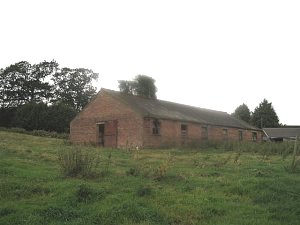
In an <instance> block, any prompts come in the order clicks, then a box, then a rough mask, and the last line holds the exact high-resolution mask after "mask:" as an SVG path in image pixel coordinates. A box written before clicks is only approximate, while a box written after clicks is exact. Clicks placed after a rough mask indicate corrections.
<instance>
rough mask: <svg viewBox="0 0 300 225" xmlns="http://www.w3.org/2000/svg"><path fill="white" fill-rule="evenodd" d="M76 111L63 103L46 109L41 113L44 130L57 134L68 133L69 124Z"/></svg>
mask: <svg viewBox="0 0 300 225" xmlns="http://www.w3.org/2000/svg"><path fill="white" fill-rule="evenodd" d="M76 114H77V111H76V110H75V109H74V108H73V107H71V106H69V105H66V104H64V103H59V104H54V105H50V106H48V107H47V111H46V112H44V113H43V120H44V121H43V124H44V127H43V129H44V130H47V131H56V132H59V133H62V132H64V133H67V132H69V130H70V129H69V127H70V122H71V120H72V119H73V118H74V117H75V116H76Z"/></svg>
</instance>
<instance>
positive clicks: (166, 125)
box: [143, 118, 262, 147]
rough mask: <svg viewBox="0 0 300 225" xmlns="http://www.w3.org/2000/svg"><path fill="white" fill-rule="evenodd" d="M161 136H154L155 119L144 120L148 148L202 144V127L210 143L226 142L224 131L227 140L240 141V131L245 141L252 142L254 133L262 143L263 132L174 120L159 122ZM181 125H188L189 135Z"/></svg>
mask: <svg viewBox="0 0 300 225" xmlns="http://www.w3.org/2000/svg"><path fill="white" fill-rule="evenodd" d="M159 121H160V134H158V135H155V134H152V128H153V118H145V119H144V135H143V140H144V141H143V144H144V146H148V147H160V146H180V145H185V144H191V143H201V142H202V141H203V140H206V139H204V137H203V136H202V127H207V133H208V139H207V140H209V141H224V140H225V139H226V136H224V131H223V130H224V129H226V130H227V140H231V141H238V140H239V130H241V131H242V132H243V140H244V141H252V132H256V133H257V142H261V141H262V139H261V131H252V130H243V129H238V128H229V127H220V126H211V125H203V124H198V123H190V122H180V121H172V120H159ZM181 124H186V125H187V127H188V129H187V134H186V135H182V134H181Z"/></svg>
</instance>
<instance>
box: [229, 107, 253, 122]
mask: <svg viewBox="0 0 300 225" xmlns="http://www.w3.org/2000/svg"><path fill="white" fill-rule="evenodd" d="M233 116H234V117H236V118H238V119H240V120H243V121H245V122H247V123H249V122H250V118H251V114H250V110H249V108H248V106H247V105H246V104H244V103H243V104H242V105H240V106H238V107H237V108H236V109H235V111H234V113H233Z"/></svg>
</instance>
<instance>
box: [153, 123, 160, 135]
mask: <svg viewBox="0 0 300 225" xmlns="http://www.w3.org/2000/svg"><path fill="white" fill-rule="evenodd" d="M152 134H156V135H158V134H160V122H159V121H158V120H153V123H152Z"/></svg>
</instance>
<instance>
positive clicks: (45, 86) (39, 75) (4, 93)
mask: <svg viewBox="0 0 300 225" xmlns="http://www.w3.org/2000/svg"><path fill="white" fill-rule="evenodd" d="M57 67H58V64H57V63H56V62H55V61H51V62H46V61H44V62H41V63H39V64H34V65H31V64H30V63H28V62H26V61H21V62H18V63H15V64H13V65H10V66H8V67H7V68H5V69H4V70H1V72H0V92H1V97H0V105H1V107H3V108H8V107H17V106H20V105H23V104H25V103H28V102H31V101H34V102H49V100H50V98H51V97H52V94H51V88H52V87H51V85H50V84H49V82H48V81H49V80H50V76H51V75H53V73H54V72H55V70H56V69H57Z"/></svg>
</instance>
